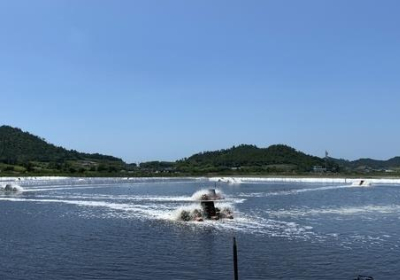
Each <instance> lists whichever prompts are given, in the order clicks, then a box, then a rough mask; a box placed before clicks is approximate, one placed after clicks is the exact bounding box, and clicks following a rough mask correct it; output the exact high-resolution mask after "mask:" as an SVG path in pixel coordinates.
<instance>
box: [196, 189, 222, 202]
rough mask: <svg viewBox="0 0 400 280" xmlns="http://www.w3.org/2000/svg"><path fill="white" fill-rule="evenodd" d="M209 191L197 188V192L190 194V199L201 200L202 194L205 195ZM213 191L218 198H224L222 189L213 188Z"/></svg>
mask: <svg viewBox="0 0 400 280" xmlns="http://www.w3.org/2000/svg"><path fill="white" fill-rule="evenodd" d="M208 193H209V189H201V190H198V191H197V192H195V193H194V194H193V195H192V196H191V199H192V200H201V199H202V196H203V195H207V194H208ZM215 193H216V195H217V196H218V197H219V198H220V199H224V195H223V193H222V191H221V190H220V189H215Z"/></svg>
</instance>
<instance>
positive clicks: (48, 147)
mask: <svg viewBox="0 0 400 280" xmlns="http://www.w3.org/2000/svg"><path fill="white" fill-rule="evenodd" d="M125 169H132V168H131V165H127V164H125V163H124V162H123V161H122V159H119V158H116V157H113V156H106V155H101V154H97V153H96V154H87V153H80V152H77V151H75V150H67V149H65V148H62V147H57V146H55V145H53V144H50V143H47V142H46V141H45V140H44V139H42V138H40V137H38V136H35V135H33V134H31V133H29V132H24V131H22V130H21V129H19V128H14V127H11V126H0V172H1V174H2V175H12V174H43V175H47V174H49V175H64V174H76V175H78V174H80V175H86V176H91V175H92V176H95V175H99V174H100V173H115V172H118V171H121V170H125Z"/></svg>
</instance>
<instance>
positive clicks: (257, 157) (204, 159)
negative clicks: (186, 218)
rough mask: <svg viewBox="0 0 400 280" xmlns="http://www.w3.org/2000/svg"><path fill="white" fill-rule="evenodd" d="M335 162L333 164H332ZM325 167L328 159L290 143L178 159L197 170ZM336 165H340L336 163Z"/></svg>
mask: <svg viewBox="0 0 400 280" xmlns="http://www.w3.org/2000/svg"><path fill="white" fill-rule="evenodd" d="M331 165H332V163H330V166H331ZM314 166H325V160H323V159H321V158H318V157H315V156H310V155H307V154H305V153H302V152H300V151H297V150H295V149H293V148H291V147H289V146H286V145H272V146H270V147H268V148H258V147H256V146H253V145H240V146H237V147H232V148H230V149H224V150H219V151H213V152H203V153H198V154H195V155H193V156H191V157H189V158H186V159H183V160H180V161H178V162H177V167H178V169H179V170H187V171H188V170H195V171H197V172H221V171H228V170H238V171H243V172H308V171H311V170H313V167H314ZM335 166H336V165H335Z"/></svg>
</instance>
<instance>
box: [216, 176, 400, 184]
mask: <svg viewBox="0 0 400 280" xmlns="http://www.w3.org/2000/svg"><path fill="white" fill-rule="evenodd" d="M209 180H210V181H212V182H224V183H231V184H243V183H265V182H275V183H276V182H292V183H294V182H298V183H338V184H347V183H348V184H352V183H354V182H359V181H360V180H364V181H367V182H369V183H372V184H399V185H400V179H399V178H396V179H394V178H390V179H386V178H379V179H363V178H358V179H354V178H351V179H349V178H294V177H274V178H265V177H211V178H209Z"/></svg>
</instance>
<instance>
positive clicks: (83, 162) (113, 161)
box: [0, 126, 400, 176]
mask: <svg viewBox="0 0 400 280" xmlns="http://www.w3.org/2000/svg"><path fill="white" fill-rule="evenodd" d="M326 173H330V174H345V175H346V176H347V175H357V174H360V173H362V174H365V173H368V174H377V175H382V174H385V175H388V174H389V175H395V174H399V173H400V157H394V158H392V159H390V160H387V161H382V160H373V159H359V160H355V161H347V160H344V159H334V158H319V157H316V156H311V155H307V154H305V153H303V152H301V151H297V150H295V149H294V148H292V147H289V146H286V145H272V146H269V147H267V148H259V147H257V146H254V145H239V146H234V147H232V148H229V149H222V150H218V151H206V152H201V153H197V154H194V155H192V156H190V157H188V158H184V159H181V160H177V161H175V162H168V161H149V162H142V163H140V164H139V166H137V165H136V164H135V163H131V164H127V163H125V162H124V161H123V160H122V159H120V158H116V157H113V156H108V155H101V154H98V153H96V154H88V153H81V152H78V151H75V150H67V149H65V148H63V147H58V146H55V145H53V144H51V143H48V142H47V141H45V140H44V139H43V138H40V137H38V136H35V135H33V134H31V133H29V132H24V131H22V130H21V129H19V128H14V127H11V126H0V176H10V175H13V176H20V175H72V176H186V175H196V176H204V175H205V176H207V175H228V174H229V175H274V174H280V175H285V174H286V175H307V174H313V175H315V174H319V175H321V174H326Z"/></svg>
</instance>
